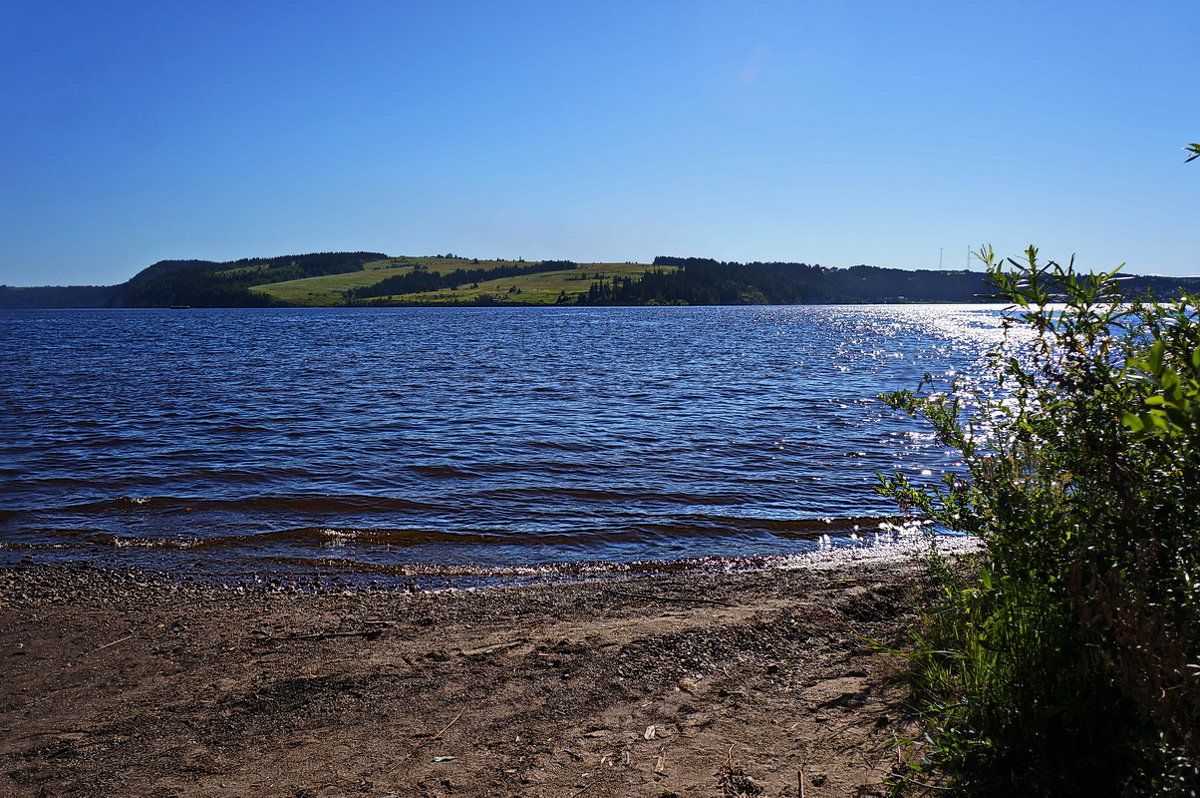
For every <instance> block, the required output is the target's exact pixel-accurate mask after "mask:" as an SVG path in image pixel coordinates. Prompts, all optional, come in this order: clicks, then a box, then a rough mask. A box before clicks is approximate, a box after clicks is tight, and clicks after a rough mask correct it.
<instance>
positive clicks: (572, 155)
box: [0, 0, 1200, 285]
mask: <svg viewBox="0 0 1200 798" xmlns="http://www.w3.org/2000/svg"><path fill="white" fill-rule="evenodd" d="M1197 75H1200V2H1196V0H1174V1H1172V2H1155V1H1154V0H1148V1H1147V2H1137V3H1130V2H1121V3H1117V2H1088V3H1083V2H1073V1H1072V2H1052V3H1045V2H1006V3H990V4H977V3H962V2H917V3H903V4H901V3H893V2H859V3H842V2H741V1H739V0H725V1H723V2H654V1H653V0H651V2H645V1H644V0H643V2H639V3H630V2H625V1H624V0H610V1H609V2H569V3H564V2H561V0H557V1H556V2H543V1H541V0H534V1H533V2H524V3H495V2H463V1H462V0H447V1H446V2H436V3H435V2H350V3H334V2H304V1H303V0H297V1H296V2H265V1H257V2H245V0H239V1H238V2H224V1H223V0H204V1H203V2H198V1H196V0H172V2H169V3H155V2H116V1H112V2H56V0H4V2H3V3H0V87H2V88H0V92H2V94H0V98H2V100H3V108H4V109H5V116H6V123H5V124H4V125H3V126H0V162H2V164H3V179H2V180H0V215H2V218H3V220H4V221H3V233H2V234H0V283H5V284H8V285H49V284H54V285H63V284H111V283H117V282H121V281H123V280H126V279H128V278H129V277H131V276H132V275H133V274H135V273H136V272H137V271H139V270H140V269H142V268H144V267H146V266H148V265H150V264H151V263H153V262H155V261H157V260H161V259H186V258H197V259H206V260H217V261H221V260H232V259H237V258H243V257H258V256H273V255H283V254H298V253H303V252H317V251H333V250H369V251H382V252H386V253H388V254H391V255H432V254H436V253H443V252H454V253H456V254H459V255H463V256H467V257H478V258H493V257H503V258H518V257H523V258H525V259H526V260H535V259H557V258H568V259H571V260H576V261H581V262H592V261H640V262H649V261H650V260H651V259H652V258H654V257H655V256H656V255H679V256H696V257H710V258H717V259H721V260H737V261H752V260H778V261H803V262H807V263H819V264H821V265H825V266H850V265H855V264H860V263H867V264H872V265H877V266H887V267H901V268H938V266H939V260H940V262H941V264H942V266H943V267H944V268H961V267H963V266H965V265H967V263H968V261H967V252H968V250H969V249H977V248H978V247H979V246H980V245H982V244H985V243H987V244H992V245H993V246H994V247H995V248H996V250H997V251H998V252H1001V253H1004V254H1011V255H1016V254H1018V253H1019V252H1020V251H1021V250H1023V249H1024V248H1025V247H1026V246H1027V245H1029V244H1031V243H1032V244H1036V245H1037V246H1038V247H1039V248H1040V249H1041V252H1042V254H1043V255H1044V256H1046V257H1051V258H1056V259H1060V260H1065V259H1066V258H1068V257H1070V256H1071V255H1072V254H1074V255H1076V258H1077V260H1076V263H1077V265H1078V266H1079V267H1081V268H1084V269H1097V270H1099V269H1106V270H1107V269H1110V268H1112V267H1114V266H1116V265H1117V264H1120V263H1126V264H1127V267H1126V268H1127V271H1129V272H1131V273H1135V274H1170V275H1184V274H1200V254H1198V253H1200V223H1197V221H1196V219H1195V216H1196V209H1197V205H1198V204H1197V200H1198V199H1200V162H1196V163H1192V164H1187V165H1184V163H1183V160H1184V157H1185V154H1184V152H1183V151H1182V149H1181V148H1182V147H1183V146H1184V145H1186V144H1187V143H1188V142H1192V141H1200V103H1197V102H1196V91H1197V85H1196V76H1197ZM973 268H979V266H978V264H973Z"/></svg>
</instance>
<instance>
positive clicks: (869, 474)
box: [0, 305, 1001, 581]
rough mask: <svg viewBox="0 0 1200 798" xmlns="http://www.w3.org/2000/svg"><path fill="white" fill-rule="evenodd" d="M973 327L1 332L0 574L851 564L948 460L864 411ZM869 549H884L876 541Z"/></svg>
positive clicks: (454, 572)
mask: <svg viewBox="0 0 1200 798" xmlns="http://www.w3.org/2000/svg"><path fill="white" fill-rule="evenodd" d="M1000 322H1001V316H1000V312H999V309H998V308H997V307H994V306H990V307H989V306H976V305H959V306H947V305H890V306H800V307H736V308H733V307H704V308H701V307H694V308H394V309H332V308H331V309H295V310H291V309H272V310H258V309H256V310H241V309H238V310H227V309H220V310H187V311H179V310H111V311H109V310H54V311H5V312H3V313H0V329H3V337H4V340H5V342H6V346H5V347H4V350H5V351H4V354H3V355H0V403H2V404H0V407H2V408H3V415H4V419H5V425H6V427H7V436H6V438H7V439H6V441H5V449H6V455H5V457H4V458H3V461H2V462H0V479H2V480H3V482H4V485H5V489H4V491H3V494H2V496H0V564H11V563H15V562H18V561H21V560H23V559H26V560H32V561H34V562H43V563H51V562H90V563H95V564H101V565H120V566H134V567H139V568H147V569H152V570H167V571H172V572H176V573H184V574H197V575H207V576H218V577H220V576H222V575H224V576H231V577H238V578H241V577H244V576H246V575H248V574H275V575H281V576H288V575H297V574H300V575H303V574H308V575H311V574H313V573H328V574H336V575H337V576H339V578H348V577H355V576H361V577H363V578H372V579H381V580H385V581H386V580H398V579H407V578H412V577H413V575H424V576H425V577H430V576H434V577H436V576H442V577H445V578H447V579H453V578H456V577H457V576H461V575H464V574H470V575H472V578H479V577H480V576H486V575H487V574H489V573H494V574H504V573H509V574H512V573H518V572H520V573H537V572H539V571H540V572H544V573H550V572H558V573H568V572H572V571H578V570H580V569H584V568H589V567H591V568H601V569H602V568H611V569H616V570H622V569H630V568H638V567H654V568H666V567H670V564H671V563H677V564H680V565H683V564H685V563H688V562H705V563H708V564H710V565H712V564H713V563H716V564H717V565H716V566H714V567H720V565H719V564H720V563H722V562H727V563H737V562H747V561H754V560H755V559H756V558H764V557H778V556H785V555H790V554H796V553H800V552H805V551H811V550H813V549H815V548H817V547H819V546H821V545H822V544H824V545H827V546H828V545H835V546H836V545H838V544H850V545H858V541H860V540H863V539H866V540H870V539H872V538H873V536H874V535H876V534H877V533H878V532H879V527H878V524H879V521H880V519H881V518H882V517H884V516H887V515H889V514H891V513H893V512H894V508H893V507H892V506H891V505H890V504H889V503H888V502H887V501H886V500H884V499H882V498H880V497H878V496H877V495H876V494H875V492H874V489H873V488H874V484H875V481H876V480H875V474H876V473H877V472H893V471H899V472H903V473H906V474H908V475H909V476H911V477H912V478H914V479H916V480H918V481H919V480H926V479H928V480H936V479H938V478H939V477H940V475H941V474H942V473H944V472H945V471H946V470H948V469H953V468H954V467H955V459H954V455H953V453H950V452H947V451H945V449H944V447H942V446H940V445H939V444H937V442H936V441H934V440H933V438H932V436H931V435H930V434H929V432H928V431H927V430H926V429H925V428H923V427H922V426H921V425H919V424H918V423H916V422H913V421H910V420H907V419H903V418H900V417H899V416H898V414H896V413H894V412H893V411H891V410H889V409H888V408H886V407H885V406H884V405H883V404H882V403H881V402H880V401H879V400H878V399H876V398H875V396H876V394H877V393H879V392H881V391H889V390H896V389H900V388H915V387H916V385H917V384H918V383H919V382H920V380H921V379H922V377H923V376H924V375H925V374H927V373H928V374H931V375H934V376H945V375H947V374H950V373H958V374H968V375H969V374H972V373H976V372H977V371H979V370H980V369H981V368H982V363H981V360H980V358H981V356H982V354H983V353H984V351H985V350H986V349H987V348H988V347H989V346H991V345H993V344H994V343H997V342H998V341H999V340H1000V336H1001V330H1000ZM888 534H890V533H889V532H887V531H886V530H885V537H886V536H887V535H888Z"/></svg>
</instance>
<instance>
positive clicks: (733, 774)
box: [0, 561, 919, 798]
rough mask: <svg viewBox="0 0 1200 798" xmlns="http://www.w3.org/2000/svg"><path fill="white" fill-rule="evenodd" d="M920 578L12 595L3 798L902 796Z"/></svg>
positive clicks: (1, 636)
mask: <svg viewBox="0 0 1200 798" xmlns="http://www.w3.org/2000/svg"><path fill="white" fill-rule="evenodd" d="M916 574H917V570H916V569H915V567H914V566H913V565H911V564H909V563H905V562H886V561H883V562H849V563H845V564H842V565H836V566H831V565H828V564H826V565H824V566H813V567H800V568H793V569H790V570H761V571H750V572H744V573H723V574H695V573H691V574H686V573H685V574H673V575H672V574H668V575H658V576H639V577H632V578H627V579H607V580H598V581H585V582H570V583H552V584H540V585H534V586H524V587H509V588H488V589H480V590H468V591H440V592H406V591H395V590H384V589H374V590H362V589H357V590H339V589H330V588H328V587H325V588H321V589H315V588H311V587H308V586H305V585H298V586H297V585H273V586H251V587H248V586H228V585H211V584H206V585H201V584H189V583H178V582H174V581H172V580H169V579H165V578H162V577H155V576H152V575H147V574H143V573H139V572H126V571H112V570H103V569H96V568H84V567H78V568H75V567H56V568H50V567H42V566H29V567H16V568H12V569H7V570H3V571H0V659H2V661H3V670H4V679H3V680H2V681H0V794H4V795H12V796H68V795H69V796H110V795H111V796H230V797H231V798H232V797H233V796H295V797H296V798H309V797H312V796H338V795H373V796H530V797H532V796H577V795H584V796H589V798H590V797H591V796H645V797H646V798H682V797H684V796H687V797H689V798H690V797H691V796H718V797H720V798H726V797H728V796H738V795H762V796H799V795H803V796H805V797H806V798H821V797H822V796H846V795H859V796H871V795H884V794H885V789H884V788H883V786H882V784H881V779H882V778H883V777H884V776H885V775H886V774H887V773H888V772H889V770H890V769H892V768H893V767H895V766H896V765H897V763H898V757H899V756H900V753H899V750H900V749H897V748H894V747H891V744H892V743H893V742H894V740H896V739H897V738H898V737H903V736H905V735H906V734H911V733H912V732H913V726H912V724H911V722H909V721H906V719H905V718H904V716H903V712H902V710H901V708H900V706H899V703H898V702H899V701H900V699H902V698H903V688H901V687H897V686H890V685H889V684H888V678H887V677H888V676H889V674H890V673H891V672H892V671H893V670H894V667H895V666H894V662H893V661H891V660H890V659H889V658H888V657H887V656H884V655H880V654H877V653H876V652H875V649H874V647H873V645H872V641H879V642H882V643H885V644H891V643H895V642H897V641H899V640H900V639H901V638H902V635H903V630H904V628H905V626H906V625H908V624H910V623H911V622H912V619H913V615H912V603H913V600H914V599H913V595H914V591H915V589H916V585H917V582H918V581H919V580H918V577H917V576H916Z"/></svg>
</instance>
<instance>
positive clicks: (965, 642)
mask: <svg viewBox="0 0 1200 798" xmlns="http://www.w3.org/2000/svg"><path fill="white" fill-rule="evenodd" d="M980 257H981V258H982V259H983V260H984V261H985V263H986V265H987V267H988V275H989V280H990V281H991V283H992V284H993V285H995V286H996V289H997V298H1002V299H1004V300H1006V301H1008V302H1010V303H1012V308H1011V309H1010V313H1009V318H1010V319H1011V324H1012V328H1011V330H1010V332H1009V334H1008V335H1006V344H1005V345H1004V346H1002V347H999V348H998V349H997V350H996V351H995V352H993V353H992V355H991V360H992V365H993V367H994V373H995V374H996V375H997V382H996V384H995V385H993V386H990V388H989V389H987V390H983V389H980V388H974V389H970V390H968V389H966V388H965V387H964V386H963V385H951V386H949V387H948V390H944V391H941V392H938V391H935V390H932V389H929V388H926V387H925V386H922V387H921V388H918V390H917V391H916V392H911V391H901V392H898V393H894V394H889V395H887V396H885V397H884V398H885V399H886V400H887V401H888V402H889V403H890V404H891V405H892V406H893V407H895V408H898V409H900V410H903V411H905V412H907V413H909V414H911V415H913V416H916V417H919V418H923V419H925V420H926V421H927V422H928V423H930V424H931V425H932V427H933V428H934V429H935V430H936V432H937V434H938V436H939V438H940V439H941V440H942V441H943V442H945V443H946V444H948V445H950V446H952V447H955V448H956V449H957V450H959V451H960V452H961V454H962V461H963V466H964V469H963V472H962V473H961V474H958V475H954V476H949V477H947V478H946V479H945V480H944V482H943V484H942V485H940V486H935V487H927V486H917V485H913V484H911V483H909V482H908V481H907V480H906V479H905V478H904V477H902V476H899V475H897V476H893V477H888V478H884V479H883V480H882V483H881V486H880V490H881V492H883V493H884V494H886V495H888V496H891V497H892V498H894V499H895V500H897V501H898V502H899V504H900V505H901V506H902V507H905V508H908V509H916V510H919V511H920V512H922V513H923V514H925V515H927V516H928V517H930V518H932V519H934V520H935V521H937V522H939V523H940V524H941V525H943V526H944V527H946V528H950V529H954V530H960V531H962V532H966V533H969V534H972V535H976V536H978V537H979V538H980V539H981V540H982V542H983V544H984V548H983V552H982V554H981V555H980V556H979V561H978V562H977V563H974V564H973V565H974V566H976V567H973V568H971V569H968V570H967V571H966V572H965V573H966V574H967V575H964V571H963V569H962V568H959V567H953V566H952V564H950V563H947V562H945V561H942V560H939V559H938V558H937V557H936V556H931V563H932V565H933V570H934V572H935V575H936V577H937V585H938V587H937V589H938V591H939V595H940V596H941V599H942V600H941V602H940V605H939V606H937V607H935V608H933V609H930V610H928V611H927V613H926V616H925V619H924V624H923V627H922V629H921V631H920V632H919V633H918V634H917V635H916V636H915V643H916V645H915V646H914V648H913V650H912V651H911V653H909V654H908V655H907V656H908V658H909V659H908V665H909V675H910V677H911V678H912V682H913V688H914V690H913V697H914V702H915V705H916V706H917V708H918V709H919V710H920V711H921V713H922V714H923V715H924V718H925V720H926V725H927V728H928V729H929V735H928V737H927V739H926V740H925V741H924V742H923V743H922V751H923V760H922V762H921V763H917V764H915V765H914V766H913V769H914V770H915V771H916V774H917V776H916V778H921V777H927V776H923V775H922V771H931V770H932V771H939V772H942V773H944V774H947V775H949V776H950V781H951V784H952V785H953V788H954V789H955V790H957V791H958V792H959V793H960V794H963V795H976V796H978V795H1027V796H1034V795H1047V796H1049V795H1055V796H1062V795H1089V796H1118V795H1179V796H1185V795H1187V796H1195V795H1197V791H1198V789H1200V786H1198V785H1200V764H1198V762H1200V323H1198V321H1197V305H1196V299H1195V298H1193V297H1191V296H1188V295H1182V296H1181V297H1180V298H1179V299H1177V300H1174V301H1168V302H1152V301H1145V302H1122V301H1121V294H1120V291H1119V290H1118V280H1119V278H1118V277H1117V276H1116V273H1115V272H1114V273H1110V274H1104V275H1091V274H1081V273H1078V272H1076V270H1075V268H1074V266H1073V264H1068V265H1067V266H1061V265H1059V264H1056V263H1053V262H1048V263H1043V262H1041V261H1039V258H1038V253H1037V250H1036V249H1034V248H1030V249H1029V250H1027V251H1026V253H1025V258H1024V260H1021V261H1016V260H1012V259H1010V260H1007V261H1000V260H999V259H997V258H996V256H995V254H994V253H993V252H992V251H991V249H990V248H988V249H987V250H985V251H983V252H981V253H980ZM1018 322H1019V324H1018Z"/></svg>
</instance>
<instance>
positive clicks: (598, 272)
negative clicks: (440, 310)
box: [0, 252, 1200, 308]
mask: <svg viewBox="0 0 1200 798" xmlns="http://www.w3.org/2000/svg"><path fill="white" fill-rule="evenodd" d="M1122 285H1123V288H1124V289H1125V291H1126V293H1127V294H1128V295H1130V296H1133V295H1144V294H1147V293H1150V294H1154V295H1156V296H1159V297H1167V296H1173V295H1175V294H1177V293H1178V291H1179V290H1180V289H1185V290H1188V291H1191V292H1193V293H1194V292H1197V291H1198V290H1200V278H1191V277H1181V278H1170V277H1150V276H1146V277H1139V276H1130V277H1127V278H1126V279H1125V282H1124V283H1123V284H1122ZM990 293H992V290H991V289H990V288H989V287H988V286H987V284H986V283H985V282H984V280H983V275H982V274H981V273H979V272H969V271H962V270H958V271H928V270H909V269H887V268H880V267H876V266H852V267H850V268H830V267H824V266H818V265H814V264H807V263H759V262H755V263H736V262H723V261H715V260H711V259H707V258H676V257H658V258H655V259H654V262H653V263H652V264H643V263H575V262H572V261H561V260H560V261H533V262H525V261H523V260H516V261H512V260H478V259H468V258H462V257H458V256H455V255H435V256H432V257H392V256H388V255H385V254H383V253H380V252H318V253H311V254H307V255H283V256H278V257H272V258H243V259H241V260H236V261H225V262H215V261H204V260H168V261H159V262H158V263H155V264H153V265H152V266H149V267H147V268H145V269H143V270H142V271H140V272H138V273H137V274H136V275H134V276H133V277H132V278H131V279H129V280H128V281H126V282H124V283H121V284H120V285H115V286H57V287H42V288H11V287H8V286H0V308H38V307H169V306H178V305H186V306H190V307H271V306H288V307H296V306H301V307H337V306H346V305H351V306H387V305H748V304H773V305H796V304H832V303H847V304H854V303H879V302H977V301H980V300H981V298H983V297H984V296H986V295H987V294H990Z"/></svg>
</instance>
